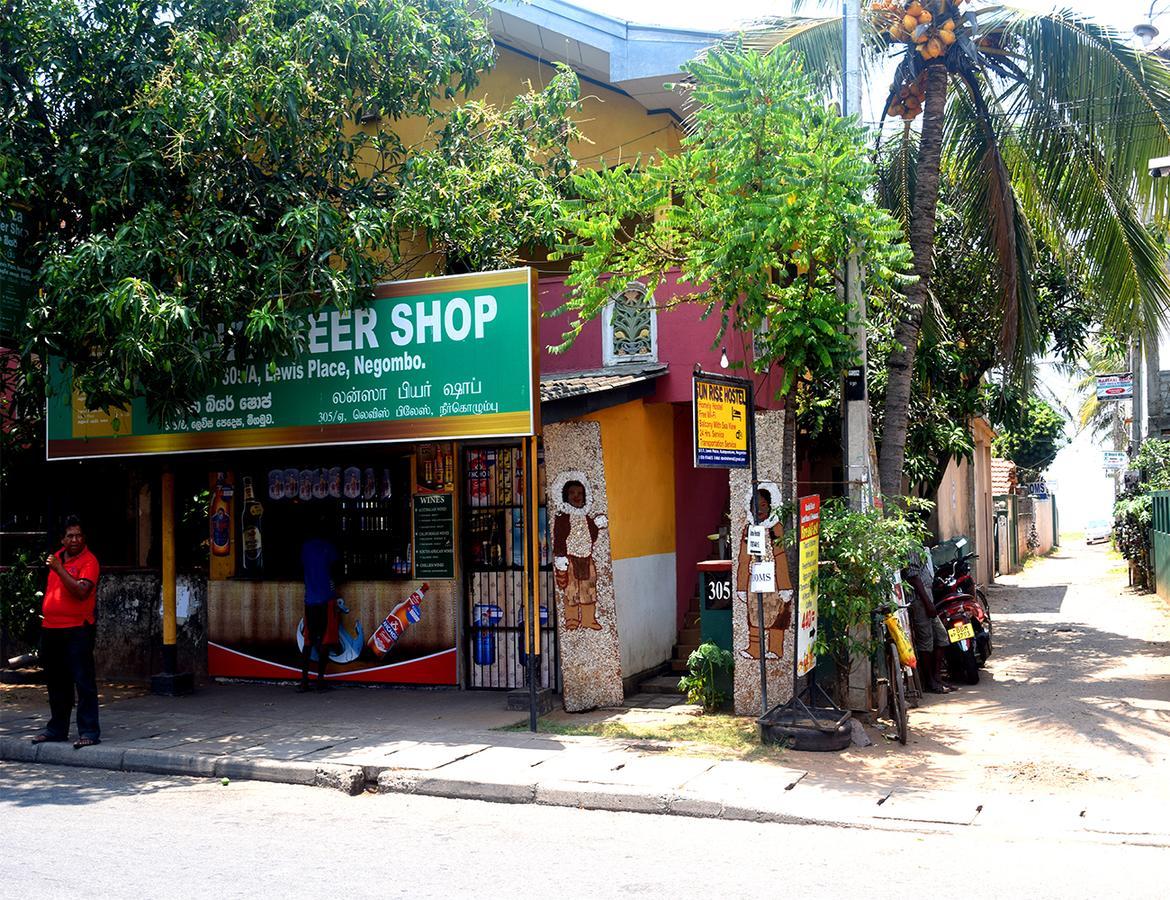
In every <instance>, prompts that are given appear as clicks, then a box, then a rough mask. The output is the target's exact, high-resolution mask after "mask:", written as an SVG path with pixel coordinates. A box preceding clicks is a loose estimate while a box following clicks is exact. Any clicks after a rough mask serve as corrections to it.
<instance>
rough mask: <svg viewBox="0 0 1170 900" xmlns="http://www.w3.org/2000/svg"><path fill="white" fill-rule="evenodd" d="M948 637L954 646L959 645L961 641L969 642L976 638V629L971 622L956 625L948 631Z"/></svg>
mask: <svg viewBox="0 0 1170 900" xmlns="http://www.w3.org/2000/svg"><path fill="white" fill-rule="evenodd" d="M947 636H948V637H950V639H951V643H952V644H957V643H959V641H969V640H971V639H972V638H973V637H975V628H974V626H973V625H972V624H971V623H970V622H967V623H965V624H963V625H956V626H955V627H954V628H951V629H950V630H948V631H947Z"/></svg>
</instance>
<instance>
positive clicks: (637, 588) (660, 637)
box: [613, 553, 678, 677]
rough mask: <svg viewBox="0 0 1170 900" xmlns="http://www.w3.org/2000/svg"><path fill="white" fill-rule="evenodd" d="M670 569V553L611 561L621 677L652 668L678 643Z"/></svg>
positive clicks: (664, 658)
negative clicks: (620, 652) (620, 653)
mask: <svg viewBox="0 0 1170 900" xmlns="http://www.w3.org/2000/svg"><path fill="white" fill-rule="evenodd" d="M674 566H675V560H674V554H673V553H659V554H655V555H653V556H635V557H633V558H631V559H615V560H614V561H613V594H614V606H615V608H616V609H617V620H618V641H619V643H620V644H621V651H622V675H623V677H629V676H630V675H636V674H637V673H638V672H643V671H645V670H646V669H649V668H652V667H653V666H656V665H658V664H659V663H661V662H664V661H665V660H668V659H670V657H671V654H672V653H673V652H674V642H675V641H676V640H677V639H678V631H677V630H676V617H677V615H678V611H677V609H676V606H677V600H676V597H675V593H676V591H675V568H674Z"/></svg>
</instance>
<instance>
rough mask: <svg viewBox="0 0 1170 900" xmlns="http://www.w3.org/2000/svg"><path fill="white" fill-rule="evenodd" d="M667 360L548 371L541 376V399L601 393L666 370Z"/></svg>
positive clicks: (557, 398) (657, 374) (559, 398)
mask: <svg viewBox="0 0 1170 900" xmlns="http://www.w3.org/2000/svg"><path fill="white" fill-rule="evenodd" d="M666 368H667V367H666V363H658V362H653V363H624V364H622V365H619V366H607V367H606V368H604V369H584V370H580V371H576V372H550V373H549V374H547V375H541V376H540V401H541V402H542V403H549V402H551V401H554V400H565V399H568V398H570V397H583V396H585V395H586V394H604V393H605V392H607V391H615V390H617V389H618V388H623V387H628V386H629V385H632V384H637V383H638V382H641V381H650V380H652V379H654V378H658V377H659V376H661V375H665V374H666Z"/></svg>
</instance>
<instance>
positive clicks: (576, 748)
mask: <svg viewBox="0 0 1170 900" xmlns="http://www.w3.org/2000/svg"><path fill="white" fill-rule="evenodd" d="M628 761H629V753H628V751H625V750H622V749H620V748H617V747H592V746H589V745H580V744H576V745H569V746H566V747H565V748H564V751H563V752H561V753H558V754H556V755H555V756H551V757H550V758H549V759H547V760H545V761H544V762H541V763H538V764H537V765H536V768H535V771H536V777H537V779H539V780H540V781H546V782H553V781H577V782H585V781H594V782H603V781H604V780H605V779H606V778H607V777H608V776H609V775H610V774H611V773H612V772H614V771H616V770H617V768H618V766H621V765H624V764H625V763H627V762H628Z"/></svg>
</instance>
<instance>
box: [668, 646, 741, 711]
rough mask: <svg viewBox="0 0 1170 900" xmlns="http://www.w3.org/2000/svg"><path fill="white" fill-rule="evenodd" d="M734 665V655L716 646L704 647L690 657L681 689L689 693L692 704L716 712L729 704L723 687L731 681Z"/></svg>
mask: <svg viewBox="0 0 1170 900" xmlns="http://www.w3.org/2000/svg"><path fill="white" fill-rule="evenodd" d="M734 664H735V662H734V660H733V659H732V656H731V654H730V653H729V652H727V651H726V650H723V649H721V648H720V647H719V646H717V645H716V644H713V643H711V642H710V641H708V642H707V643H705V644H700V645H699V647H697V648H696V649H695V650H694V651H693V652H692V653H691V655H690V656H689V657H688V658H687V669H688V674H686V675H684V676H683V677H682V678H680V679H679V680H678V689H679V690H680V691H683V692H684V693H686V695H687V702H688V703H698V704H701V705H702V707H703V711H704V712H714V711H715V710H717V709H719V707H721V706H722V705H723V704H724V703H726V702H727V699H728V698H727V694H725V693H724V692H723V691H722V690H721V685H722V684H724V683H725V682H726V681H727V680H728V679H730V676H731V671H732V666H733V665H734Z"/></svg>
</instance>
